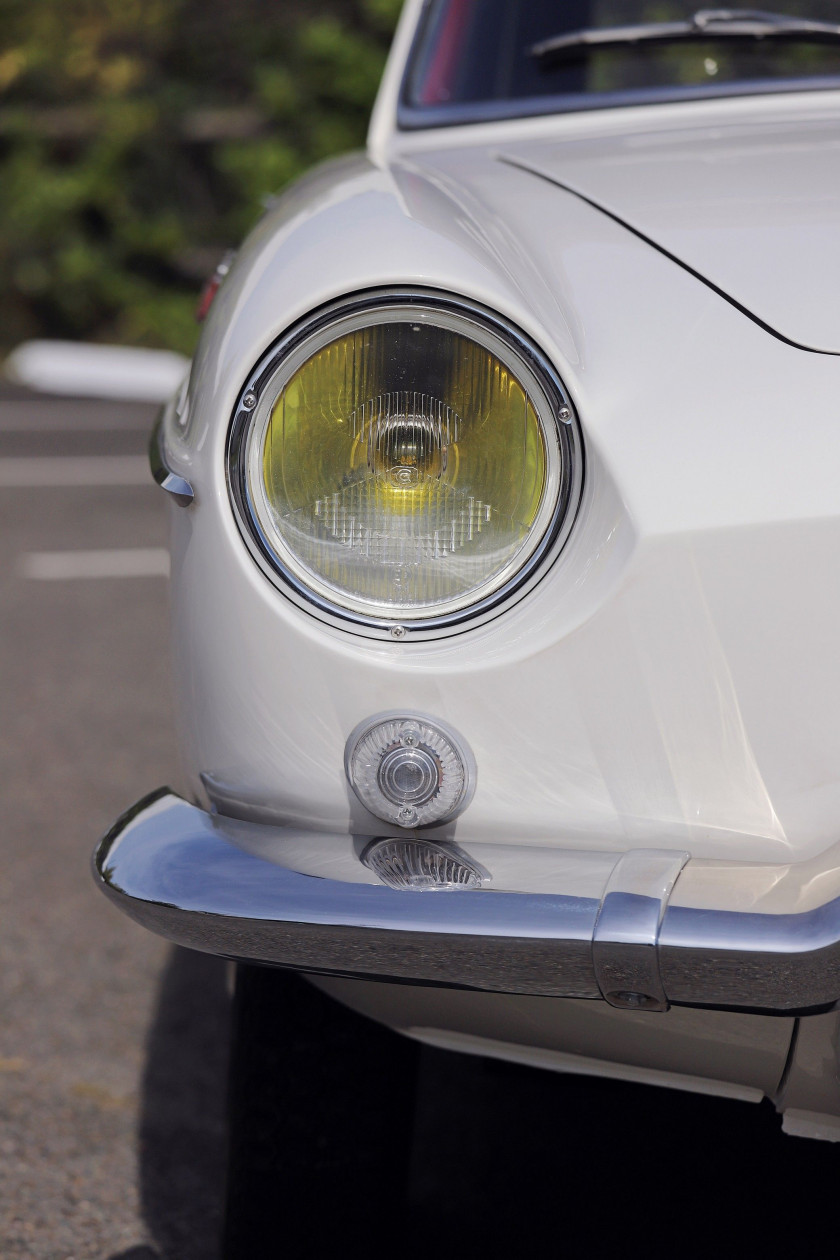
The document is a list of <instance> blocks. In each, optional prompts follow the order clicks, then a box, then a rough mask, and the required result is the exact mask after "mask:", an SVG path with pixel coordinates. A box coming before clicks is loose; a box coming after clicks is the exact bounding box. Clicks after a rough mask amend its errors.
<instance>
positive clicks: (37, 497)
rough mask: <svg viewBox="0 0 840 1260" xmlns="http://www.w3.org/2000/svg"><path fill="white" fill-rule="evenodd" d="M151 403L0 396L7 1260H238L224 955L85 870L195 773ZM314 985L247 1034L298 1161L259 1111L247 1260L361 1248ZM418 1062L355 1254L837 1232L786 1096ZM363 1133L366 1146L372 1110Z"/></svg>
mask: <svg viewBox="0 0 840 1260" xmlns="http://www.w3.org/2000/svg"><path fill="white" fill-rule="evenodd" d="M151 418H152V413H151V412H150V411H149V409H147V408H138V407H126V406H117V405H115V404H106V403H95V404H94V403H79V402H73V403H69V402H68V403H65V402H61V401H47V400H38V399H33V398H29V397H26V396H25V395H20V394H19V395H17V396H16V395H14V394H13V393H11V392H9V391H6V392H5V393H0V529H2V540H3V546H2V548H0V631H2V633H0V679H2V688H1V689H0V695H1V696H2V702H0V703H1V704H2V709H0V785H2V815H1V817H2V823H0V849H1V851H2V852H1V856H0V916H1V917H0V962H1V963H2V965H0V1011H2V1019H0V1258H1V1260H13V1258H17V1257H26V1258H27V1260H88V1258H90V1260H216V1258H217V1255H218V1248H217V1238H218V1235H219V1229H220V1223H221V1214H222V1200H223V1181H224V1152H225V1140H226V1139H225V1090H226V1072H227V1067H226V1058H227V1045H228V1027H229V1019H230V1009H229V1001H228V998H227V993H226V987H225V970H224V966H223V964H221V963H219V962H217V961H216V960H214V959H208V958H204V957H201V956H198V955H193V954H189V953H186V952H184V951H179V950H170V949H169V948H168V947H166V946H165V945H164V944H163V943H162V942H159V941H157V940H155V939H154V938H153V937H151V936H149V935H148V934H146V933H145V932H143V931H142V930H141V929H140V928H138V927H136V926H134V925H133V924H132V923H130V922H129V921H127V920H126V919H124V918H123V917H122V916H121V915H120V914H119V913H118V912H117V911H116V910H115V909H113V907H111V906H110V905H109V904H108V903H107V902H106V901H105V899H104V898H103V897H102V896H101V895H100V894H99V893H98V892H97V891H96V889H95V887H94V885H93V883H92V881H91V879H90V875H89V870H88V862H89V855H90V851H91V849H92V846H93V844H94V843H95V841H96V840H97V838H98V837H99V836H100V835H101V834H102V832H103V831H104V830H105V829H106V828H107V827H108V825H109V824H110V823H111V821H112V820H113V819H114V817H115V816H116V815H117V814H118V813H119V812H120V811H121V810H122V809H124V808H125V807H126V806H127V805H129V804H131V803H132V802H133V801H135V800H136V799H137V798H138V797H139V796H141V795H142V794H144V793H145V792H147V791H149V790H150V789H151V788H154V787H156V786H158V785H160V784H163V783H165V782H167V781H168V780H169V779H170V778H171V777H172V772H173V767H174V765H175V747H174V738H173V731H172V718H171V713H170V708H169V702H168V695H169V687H168V659H167V631H166V583H165V581H164V579H163V578H162V576H161V573H162V571H163V552H162V548H163V546H164V542H165V518H164V506H165V505H164V502H163V498H164V496H163V495H161V493H160V492H159V491H158V490H157V489H156V488H155V487H154V486H153V485H152V484H151V483H150V482H149V481H148V480H147V477H146V471H145V460H144V451H145V443H146V437H147V433H148V428H149V424H150V422H151ZM302 992H303V990H298V996H297V997H296V996H295V994H294V986H291V987H290V986H288V985H286V983H285V982H284V981H283V978H282V977H278V983H277V985H276V989H275V995H276V998H277V1000H276V1001H274V1002H270V1003H267V1004H265V1006H266V1012H265V1017H264V1018H263V1017H262V1016H261V1015H260V1014H259V1012H258V1015H257V1020H256V1026H255V1027H254V1028H253V1029H252V1031H251V1033H249V1036H250V1037H251V1039H252V1044H251V1045H249V1044H247V1039H243V1041H241V1042H240V1046H239V1051H238V1053H239V1060H238V1061H240V1062H242V1063H243V1064H244V1065H245V1068H246V1072H243V1074H242V1076H243V1079H244V1078H245V1077H246V1076H247V1074H248V1072H250V1075H251V1078H252V1080H253V1090H252V1091H251V1094H250V1095H249V1096H245V1095H244V1094H243V1096H242V1097H240V1098H239V1100H238V1101H237V1103H236V1107H234V1114H235V1115H236V1114H239V1113H242V1114H245V1113H246V1112H247V1109H248V1108H249V1107H252V1108H253V1112H254V1115H255V1117H256V1119H257V1121H259V1123H260V1124H262V1123H263V1121H264V1120H265V1117H269V1118H270V1114H271V1112H272V1110H273V1111H274V1113H275V1119H276V1127H275V1130H274V1131H273V1132H272V1134H271V1135H270V1137H271V1144H272V1149H274V1150H275V1151H276V1152H277V1155H276V1158H277V1161H278V1164H277V1172H276V1173H275V1165H274V1162H273V1159H272V1160H269V1161H268V1163H267V1165H266V1166H265V1167H263V1168H262V1169H260V1167H259V1166H258V1161H257V1162H256V1163H249V1162H248V1161H249V1159H250V1153H251V1152H250V1150H249V1149H248V1148H249V1146H250V1143H249V1140H248V1139H249V1134H250V1132H251V1128H250V1120H248V1123H246V1124H245V1125H244V1126H243V1125H242V1124H240V1127H239V1138H238V1140H239V1142H240V1146H241V1145H242V1141H243V1134H244V1145H245V1148H246V1149H245V1152H244V1154H243V1155H242V1157H241V1158H242V1167H241V1168H240V1169H239V1170H237V1168H236V1167H235V1168H234V1174H235V1176H234V1177H233V1178H232V1184H233V1183H234V1182H235V1181H236V1180H237V1178H238V1180H239V1182H240V1183H243V1184H245V1185H246V1186H248V1187H250V1188H251V1189H253V1194H252V1197H251V1199H250V1200H249V1201H248V1202H246V1203H245V1205H244V1206H241V1205H240V1207H239V1209H238V1212H237V1215H236V1220H235V1231H234V1232H235V1236H236V1239H237V1244H236V1248H235V1251H232V1252H230V1253H229V1255H228V1257H227V1258H226V1260H273V1257H274V1255H275V1254H285V1255H289V1256H304V1255H305V1256H309V1255H319V1256H320V1255H332V1254H339V1253H340V1252H341V1253H343V1250H344V1249H343V1248H338V1249H333V1248H330V1249H327V1250H324V1249H321V1250H320V1251H319V1250H318V1249H317V1248H315V1249H314V1250H313V1249H312V1236H313V1232H317V1231H315V1230H314V1225H313V1222H316V1223H317V1222H318V1220H319V1219H320V1220H321V1221H327V1220H328V1219H329V1216H330V1212H331V1211H332V1212H333V1219H335V1211H334V1203H335V1195H334V1193H333V1191H334V1187H331V1186H330V1184H329V1180H328V1179H326V1180H325V1179H324V1178H323V1177H321V1176H320V1175H319V1176H312V1175H310V1174H308V1173H307V1169H306V1166H305V1165H304V1164H303V1163H302V1150H303V1147H304V1146H305V1144H306V1142H307V1141H308V1142H310V1143H314V1146H313V1149H315V1151H316V1157H317V1158H318V1159H321V1160H322V1159H323V1148H324V1141H325V1139H324V1138H323V1135H322V1134H319V1133H318V1132H315V1133H314V1134H313V1133H312V1128H313V1124H315V1123H316V1122H315V1121H314V1120H313V1116H314V1114H315V1110H316V1106H315V1104H316V1103H317V1104H318V1105H319V1106H320V1108H321V1115H322V1117H323V1120H322V1122H318V1123H323V1126H324V1128H325V1129H328V1128H330V1126H331V1125H332V1111H333V1110H340V1108H336V1109H332V1108H330V1107H329V1105H328V1103H329V1100H328V1098H325V1095H324V1082H325V1081H326V1080H327V1079H328V1078H329V1077H330V1075H331V1073H334V1070H335V1069H336V1061H335V1058H333V1060H329V1059H328V1056H329V1053H330V1042H331V1041H332V1040H333V1038H332V1034H329V1035H321V1034H320V1033H319V1032H318V1025H317V1021H316V1020H315V1021H313V1019H312V1018H310V1016H305V1015H302V1014H301V1009H302V1008H300V1007H299V1006H298V1007H296V1005H295V1003H298V1004H299V1003H300V1002H301V1001H302V1000H303V1001H304V1005H305V1006H306V1007H307V1009H308V1007H309V1006H311V1004H312V1003H311V995H310V997H305V1000H304V999H302V998H301V996H300V995H301V993H302ZM317 1018H318V1019H325V1020H326V1021H327V1023H328V1024H329V1022H330V1021H331V1020H332V1019H333V1016H332V1015H330V1014H329V1013H327V1014H325V1015H320V1014H318V1015H317ZM307 1021H309V1022H308V1024H307ZM304 1024H307V1026H306V1027H303V1028H302V1025H304ZM342 1035H344V1036H350V1035H351V1034H350V1033H348V1032H347V1030H346V1029H345V1030H344V1032H343V1033H342ZM362 1039H363V1038H362ZM319 1056H320V1057H319ZM419 1061H420V1067H419V1086H418V1088H417V1090H416V1093H415V1085H414V1081H413V1079H412V1080H408V1079H406V1081H405V1085H404V1087H403V1086H402V1084H401V1083H400V1082H399V1081H398V1082H397V1085H396V1086H393V1085H390V1086H389V1087H388V1088H389V1091H390V1093H389V1095H388V1096H392V1097H393V1098H394V1105H395V1106H396V1107H399V1108H401V1109H403V1110H406V1109H407V1110H408V1111H409V1112H411V1114H412V1115H413V1131H414V1138H413V1148H412V1153H411V1167H412V1169H413V1178H412V1187H411V1197H410V1201H409V1203H408V1204H407V1206H406V1209H405V1211H406V1214H407V1215H406V1227H405V1228H404V1229H400V1230H399V1232H398V1234H397V1235H396V1236H395V1235H390V1236H389V1237H387V1238H383V1237H381V1236H380V1237H379V1239H378V1242H377V1239H376V1230H375V1226H376V1222H377V1221H381V1218H382V1204H381V1203H380V1202H378V1201H377V1195H378V1193H379V1192H380V1187H379V1186H378V1185H377V1183H376V1180H375V1179H373V1180H372V1182H371V1185H370V1191H369V1195H368V1196H366V1197H365V1199H364V1204H363V1206H364V1207H365V1210H366V1213H367V1215H366V1217H365V1221H364V1223H363V1224H362V1225H360V1226H359V1229H360V1231H361V1232H360V1233H359V1234H358V1235H354V1233H353V1231H352V1230H349V1231H348V1236H347V1240H346V1241H347V1247H346V1250H347V1251H348V1252H349V1253H350V1254H355V1252H356V1251H357V1250H360V1249H361V1248H363V1249H364V1250H365V1252H366V1254H367V1255H368V1256H374V1255H380V1254H382V1255H388V1256H389V1258H390V1257H391V1256H394V1255H396V1256H398V1257H407V1256H409V1255H415V1254H417V1255H423V1256H424V1257H425V1256H427V1255H432V1254H433V1255H435V1256H437V1257H441V1256H444V1257H445V1256H449V1255H458V1256H459V1260H461V1258H462V1257H472V1256H474V1255H475V1256H481V1257H493V1256H496V1255H499V1256H505V1257H507V1256H508V1255H510V1254H511V1253H514V1252H515V1254H517V1255H521V1256H524V1257H529V1256H540V1257H541V1256H543V1255H546V1256H548V1255H554V1254H555V1252H557V1251H560V1252H561V1253H562V1254H564V1255H566V1256H570V1257H578V1256H589V1255H590V1254H592V1253H593V1252H594V1253H595V1254H601V1253H602V1252H605V1251H606V1250H608V1249H615V1250H620V1252H621V1254H622V1255H623V1256H624V1257H628V1256H637V1255H638V1256H641V1255H647V1254H648V1253H649V1251H650V1250H651V1248H653V1249H654V1250H656V1251H666V1252H667V1253H673V1254H675V1255H677V1256H679V1257H680V1258H681V1260H685V1258H686V1257H690V1256H694V1255H698V1256H700V1255H702V1256H703V1257H704V1260H705V1258H706V1257H708V1256H709V1255H710V1254H714V1255H717V1256H722V1257H729V1256H733V1257H734V1256H739V1257H740V1256H748V1255H756V1254H759V1253H761V1254H762V1255H763V1256H775V1255H779V1256H782V1255H784V1256H787V1255H789V1254H791V1253H796V1254H803V1253H804V1254H808V1253H811V1252H819V1251H821V1250H822V1249H824V1247H825V1246H826V1245H830V1244H826V1242H825V1238H824V1225H825V1222H826V1220H828V1219H830V1217H831V1215H832V1214H833V1207H834V1200H835V1198H836V1187H837V1184H838V1179H840V1149H838V1148H836V1147H832V1146H829V1145H825V1144H819V1143H809V1142H805V1141H802V1140H798V1139H794V1138H785V1137H783V1136H782V1134H781V1132H780V1128H779V1123H778V1118H777V1117H776V1116H775V1115H774V1114H773V1111H772V1108H771V1107H770V1105H769V1104H763V1105H762V1106H761V1107H755V1106H751V1105H748V1104H744V1103H734V1102H727V1101H723V1100H716V1099H710V1098H706V1097H701V1096H694V1095H687V1094H678V1093H675V1092H672V1091H665V1090H655V1089H651V1088H646V1087H642V1086H626V1085H620V1084H618V1083H616V1082H602V1081H596V1080H591V1079H586V1078H576V1077H563V1076H554V1075H552V1074H547V1073H540V1072H535V1071H529V1070H527V1069H522V1068H516V1067H513V1066H511V1065H506V1064H500V1063H493V1062H489V1061H483V1060H475V1059H470V1058H467V1057H465V1056H454V1055H448V1054H443V1053H442V1052H437V1051H423V1052H422V1053H421V1054H420V1056H419ZM289 1065H293V1066H292V1069H291V1070H290V1067H289ZM363 1066H365V1065H363ZM368 1066H369V1065H368ZM360 1070H361V1069H360ZM365 1070H367V1067H366V1066H365ZM304 1078H308V1085H307V1083H306V1081H305V1079H304ZM237 1079H239V1076H237ZM374 1082H375V1075H374ZM246 1083H247V1082H246ZM352 1085H353V1078H352V1077H351V1080H350V1088H351V1089H352ZM356 1085H357V1086H358V1082H356ZM305 1087H306V1088H308V1089H309V1095H308V1097H309V1102H308V1103H307V1104H306V1107H304V1106H303V1105H302V1104H301V1099H302V1098H304V1097H305V1096H306V1088H305ZM375 1092H376V1085H375V1083H374V1084H373V1085H372V1086H371V1093H375ZM246 1094H247V1090H246ZM349 1094H350V1090H349V1089H343V1092H342V1094H341V1097H342V1098H349ZM234 1097H236V1095H234ZM237 1108H239V1113H238V1112H237ZM295 1108H297V1111H298V1112H300V1114H297V1112H295ZM307 1108H309V1109H308V1110H307ZM246 1119H248V1117H247V1115H246ZM348 1123H350V1125H351V1139H348V1141H349V1140H352V1141H355V1142H356V1143H357V1150H358V1153H359V1154H364V1155H365V1157H366V1158H367V1156H368V1155H370V1153H371V1152H370V1151H369V1150H366V1143H367V1146H370V1145H371V1142H372V1141H373V1138H372V1137H371V1131H370V1129H369V1126H368V1131H367V1133H362V1132H361V1131H352V1125H353V1124H354V1123H356V1122H355V1121H354V1120H352V1118H351V1120H350V1121H349V1122H348ZM361 1124H362V1127H363V1126H364V1117H363V1119H362V1122H361ZM319 1152H320V1153H319ZM351 1154H352V1152H351ZM331 1166H334V1164H333V1165H331ZM283 1167H285V1169H286V1174H285V1175H286V1177H287V1179H288V1184H287V1185H286V1187H285V1193H284V1185H283V1174H282V1169H283ZM255 1169H256V1175H255V1171H254V1170H255ZM260 1178H262V1180H261V1181H260ZM290 1187H292V1189H290ZM304 1199H305V1202H306V1209H305V1211H304V1210H303V1209H304ZM400 1210H401V1209H400ZM398 1215H399V1213H398ZM307 1221H308V1222H309V1231H310V1232H309V1235H306V1236H303V1235H301V1233H300V1231H301V1227H302V1225H306V1223H307ZM340 1233H341V1231H339V1234H340ZM266 1237H268V1238H269V1239H271V1240H272V1241H271V1243H270V1244H269V1245H268V1246H266V1244H265V1242H264V1241H262V1242H261V1241H259V1240H260V1239H263V1240H264V1239H265V1238H266ZM301 1239H302V1241H301ZM275 1240H276V1244H277V1245H276V1247H275V1245H274V1241H275Z"/></svg>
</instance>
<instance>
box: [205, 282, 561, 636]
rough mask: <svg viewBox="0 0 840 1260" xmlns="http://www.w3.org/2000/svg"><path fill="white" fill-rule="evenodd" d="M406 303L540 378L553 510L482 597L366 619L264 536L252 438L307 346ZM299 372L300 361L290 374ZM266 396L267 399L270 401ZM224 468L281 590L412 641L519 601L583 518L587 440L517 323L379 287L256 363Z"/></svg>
mask: <svg viewBox="0 0 840 1260" xmlns="http://www.w3.org/2000/svg"><path fill="white" fill-rule="evenodd" d="M406 306H410V307H411V308H412V310H414V311H416V312H418V313H423V312H428V313H430V314H433V315H437V316H440V317H442V318H443V320H444V321H446V322H449V321H453V327H455V328H460V330H461V331H462V332H463V333H464V334H465V335H468V336H475V337H476V339H479V338H481V337H482V336H483V337H485V338H488V337H489V338H490V339H492V340H493V341H494V342H496V343H497V344H499V343H501V344H502V345H503V346H504V349H505V352H506V354H507V355H508V356H509V357H512V358H513V359H514V361H515V362H517V364H519V365H520V366H521V369H522V371H523V373H525V374H526V376H528V377H530V378H531V379H532V380H535V381H536V382H537V383H538V387H539V391H540V393H541V395H542V396H543V399H544V403H545V406H546V408H547V410H548V415H544V414H543V413H542V412H540V423H541V424H542V425H543V426H544V427H545V426H548V425H549V424H551V425H553V429H552V432H551V437H552V438H555V439H556V443H557V450H558V452H559V458H558V460H557V464H556V468H555V473H556V477H555V480H556V485H555V487H554V503H553V508H552V510H551V512H550V514H547V516H548V519H546V520H543V521H542V522H541V528H542V531H543V532H542V535H541V537H540V538H539V540H538V542H537V544H536V546H535V547H534V548H533V550H532V551H531V552H530V553H529V554H528V556H527V557H526V559H525V560H524V562H523V563H522V564H521V565H520V566H519V567H518V568H517V569H516V571H515V572H513V573H511V574H510V575H509V576H508V577H507V579H506V580H505V582H504V584H503V585H500V586H499V587H498V588H497V589H494V590H493V591H492V592H491V593H490V594H488V595H487V596H486V597H484V598H481V599H478V600H476V601H474V602H470V603H467V604H465V606H463V607H459V608H457V609H456V610H454V611H452V612H448V613H444V614H435V615H432V616H424V617H412V618H411V619H408V620H407V619H405V618H402V617H401V616H400V615H399V614H398V613H397V612H396V611H395V615H394V616H388V615H370V614H369V613H366V612H365V611H364V610H362V609H360V608H359V607H352V606H350V605H349V603H348V604H343V603H341V602H340V601H338V600H336V599H335V598H329V597H328V596H327V595H326V594H325V593H324V592H323V591H319V590H318V589H316V588H315V586H314V584H312V583H310V582H309V581H307V579H306V577H305V575H302V574H301V573H300V572H296V571H295V566H294V564H292V563H289V562H288V561H287V560H285V559H284V557H282V556H281V555H279V554H278V551H277V549H275V547H274V546H272V543H271V541H270V540H269V538H268V537H267V534H266V531H265V529H264V528H263V524H262V522H261V519H260V516H261V513H260V510H259V506H258V504H257V503H255V501H254V496H253V494H252V492H251V488H250V484H249V460H250V462H251V463H252V464H253V460H252V459H250V452H251V451H252V448H253V441H252V439H253V435H254V433H255V432H256V433H257V434H259V433H261V432H262V431H263V430H264V428H265V423H266V408H268V409H270V406H271V399H272V397H276V396H277V392H276V391H275V392H274V393H273V394H272V393H270V392H269V388H268V387H269V386H270V385H271V384H272V382H274V381H275V380H276V378H277V376H278V374H279V373H280V372H281V369H283V367H284V365H285V366H286V367H288V366H289V365H292V364H294V365H297V364H298V363H299V362H302V361H303V360H304V359H305V358H306V357H307V356H308V354H309V352H310V347H316V346H318V345H319V344H323V342H324V341H325V340H326V338H327V337H331V336H332V335H333V332H334V330H340V328H341V326H342V325H343V324H344V323H346V321H348V320H353V319H358V318H360V317H362V318H364V317H366V316H367V315H372V314H376V313H378V312H387V310H388V308H400V307H403V308H404V307H406ZM293 371H294V367H292V368H291V371H289V373H288V375H291V373H292V372H293ZM281 388H282V386H281ZM266 398H267V399H268V401H267V402H264V399H266ZM226 468H227V482H228V490H229V494H230V499H231V503H232V505H233V509H234V515H235V518H236V522H237V525H238V527H239V530H240V533H241V534H242V537H243V539H244V541H245V543H246V544H247V546H248V549H249V550H250V552H251V554H252V556H253V557H254V559H255V560H256V561H257V563H258V564H259V566H260V568H261V569H262V571H263V572H264V574H265V575H266V576H267V577H268V578H269V579H270V581H271V582H272V583H273V585H274V586H275V587H277V589H278V590H280V591H281V592H282V593H283V594H284V595H286V596H287V597H288V598H290V599H291V600H292V601H293V602H294V603H296V604H297V605H298V606H300V607H302V608H304V609H305V610H306V611H308V612H310V613H312V614H314V615H316V616H317V617H318V618H319V619H321V620H323V621H326V622H327V623H328V624H331V625H334V626H338V627H341V628H342V629H344V630H350V631H351V632H354V633H356V634H362V635H365V636H369V637H374V638H380V639H381V638H386V639H387V638H392V639H406V638H410V639H411V640H412V641H413V640H417V639H425V638H431V637H439V636H441V635H445V634H453V633H459V632H462V631H463V630H464V629H466V628H469V627H471V626H473V625H476V624H480V623H481V622H483V621H486V620H487V619H488V618H490V617H493V616H496V615H498V613H499V612H501V611H502V610H503V609H504V608H505V607H508V606H509V605H510V604H511V603H512V602H515V601H516V600H518V599H520V598H521V597H522V596H523V595H524V594H525V593H526V591H527V590H529V589H530V588H531V586H532V585H533V584H534V582H535V581H537V580H538V579H539V577H541V576H542V574H543V573H544V572H545V571H546V569H547V568H548V567H549V566H550V564H551V563H552V562H553V560H554V559H555V558H556V557H557V555H558V554H559V552H560V551H561V550H562V548H563V546H564V544H565V542H566V540H567V538H568V535H569V532H570V530H571V528H572V525H573V523H574V519H575V516H576V514H577V510H578V507H579V504H580V499H581V494H582V490H583V477H584V462H583V445H582V441H581V437H580V430H579V426H578V423H577V419H576V417H575V414H574V409H573V407H572V404H571V402H570V400H569V398H568V396H567V394H566V391H565V389H564V387H563V385H562V382H561V380H560V377H559V376H558V374H557V373H556V371H555V370H554V368H553V367H552V365H551V364H550V362H549V360H548V359H547V358H546V356H545V355H544V354H543V353H542V352H541V351H540V350H539V349H538V347H537V346H535V345H534V343H533V342H532V341H531V340H530V339H529V338H528V337H527V336H525V334H524V333H522V332H521V331H520V330H519V329H518V328H516V327H515V326H514V325H513V324H511V323H509V322H507V321H506V320H504V319H503V318H501V317H500V316H499V315H497V314H495V313H493V312H491V311H489V310H487V309H486V308H484V307H482V306H480V305H479V304H477V303H474V302H471V301H468V300H466V299H461V298H453V297H449V296H447V295H445V294H439V293H437V292H432V291H422V290H415V289H411V290H408V289H388V290H378V291H377V290H373V291H370V292H368V293H365V294H361V295H358V296H355V297H352V298H348V299H345V300H342V301H338V302H334V303H331V304H330V305H329V306H327V307H325V308H322V309H321V310H319V311H317V312H315V313H313V314H312V315H311V316H309V317H307V318H305V319H303V320H302V321H300V322H299V323H298V324H296V325H295V326H294V327H293V328H291V329H290V330H289V331H288V332H287V333H286V334H285V335H284V336H283V337H281V338H280V340H279V341H277V342H276V343H275V344H274V345H273V346H272V348H271V349H270V350H269V351H268V352H267V353H266V354H265V355H264V356H263V357H262V358H261V359H260V361H259V362H258V363H257V365H256V366H255V368H254V369H253V371H252V372H251V374H250V376H249V378H248V380H247V381H246V383H245V385H244V386H243V388H242V390H241V392H240V394H239V397H238V399H237V403H236V406H235V408H234V412H233V417H232V420H231V423H230V427H229V430H228V441H227V450H226Z"/></svg>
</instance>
